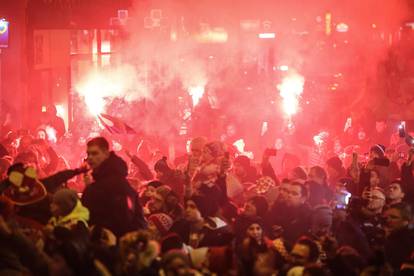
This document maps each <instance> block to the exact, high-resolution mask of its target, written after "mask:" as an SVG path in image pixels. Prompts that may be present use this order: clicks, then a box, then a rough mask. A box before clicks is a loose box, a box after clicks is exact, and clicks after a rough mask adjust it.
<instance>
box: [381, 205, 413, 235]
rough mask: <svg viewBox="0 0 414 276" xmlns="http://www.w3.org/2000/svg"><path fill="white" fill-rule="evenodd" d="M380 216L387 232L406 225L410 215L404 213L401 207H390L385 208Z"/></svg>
mask: <svg viewBox="0 0 414 276" xmlns="http://www.w3.org/2000/svg"><path fill="white" fill-rule="evenodd" d="M382 218H383V220H384V222H385V230H386V231H387V232H388V233H391V232H393V231H396V230H399V229H401V228H404V227H407V226H408V224H409V222H410V215H407V214H404V210H403V209H401V208H393V207H391V208H389V209H387V210H385V211H384V213H383V214H382Z"/></svg>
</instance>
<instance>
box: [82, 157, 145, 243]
mask: <svg viewBox="0 0 414 276" xmlns="http://www.w3.org/2000/svg"><path fill="white" fill-rule="evenodd" d="M92 175H93V178H94V180H95V182H93V183H92V184H90V185H89V186H87V187H86V189H85V190H84V193H83V196H82V203H83V205H84V206H85V207H86V208H88V209H89V212H90V224H91V225H99V226H102V227H105V228H107V229H109V230H111V231H112V232H113V233H114V234H115V235H116V236H117V237H120V236H122V235H124V234H125V233H127V232H129V231H134V230H137V229H139V228H142V227H145V220H144V217H143V214H142V207H141V205H140V204H139V200H138V194H137V193H136V192H135V190H134V189H133V188H132V187H131V186H130V185H129V183H128V181H127V179H126V177H127V175H128V168H127V164H126V163H125V161H124V160H122V159H121V158H120V157H118V156H117V155H116V154H115V153H114V152H111V154H110V156H109V158H108V159H107V160H105V161H104V162H103V163H102V164H101V165H100V166H99V167H98V168H97V169H95V170H94V171H93V174H92Z"/></svg>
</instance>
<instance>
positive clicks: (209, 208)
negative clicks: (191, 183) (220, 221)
mask: <svg viewBox="0 0 414 276" xmlns="http://www.w3.org/2000/svg"><path fill="white" fill-rule="evenodd" d="M188 200H191V201H193V202H194V203H195V205H196V206H197V209H198V210H199V211H200V214H201V216H202V217H203V218H207V217H211V216H214V215H215V214H216V213H217V211H218V204H217V201H216V200H214V199H209V198H207V197H206V196H201V195H193V196H192V197H191V198H189V199H188Z"/></svg>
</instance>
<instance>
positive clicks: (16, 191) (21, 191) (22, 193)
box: [3, 166, 47, 206]
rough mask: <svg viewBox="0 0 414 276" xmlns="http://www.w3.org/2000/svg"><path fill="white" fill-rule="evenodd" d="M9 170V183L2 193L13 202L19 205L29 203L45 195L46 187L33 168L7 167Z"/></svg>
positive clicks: (39, 199)
mask: <svg viewBox="0 0 414 276" xmlns="http://www.w3.org/2000/svg"><path fill="white" fill-rule="evenodd" d="M12 167H13V166H12ZM9 171H10V172H9V177H8V181H9V182H10V184H11V185H10V186H9V187H8V188H7V189H6V190H4V192H3V195H4V196H6V197H7V198H9V199H10V201H11V202H12V203H13V204H16V205H19V206H24V205H29V204H33V203H36V202H38V201H41V200H42V199H44V198H45V197H46V195H47V191H46V188H45V187H44V186H43V184H42V183H41V182H40V181H39V180H38V179H37V174H36V170H35V169H34V168H32V167H28V168H23V167H22V168H21V170H20V169H19V170H10V169H9Z"/></svg>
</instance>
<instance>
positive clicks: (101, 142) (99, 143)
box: [87, 137, 109, 151]
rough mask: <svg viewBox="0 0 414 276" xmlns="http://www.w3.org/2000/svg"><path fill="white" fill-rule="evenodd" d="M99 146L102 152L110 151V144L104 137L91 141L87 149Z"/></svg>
mask: <svg viewBox="0 0 414 276" xmlns="http://www.w3.org/2000/svg"><path fill="white" fill-rule="evenodd" d="M92 146H97V147H99V148H100V149H101V150H104V151H109V143H108V140H106V139H105V138H104V137H95V138H93V139H91V140H89V142H88V144H87V147H92Z"/></svg>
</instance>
